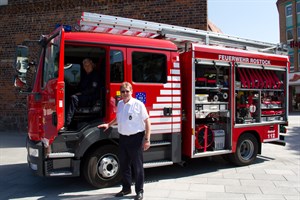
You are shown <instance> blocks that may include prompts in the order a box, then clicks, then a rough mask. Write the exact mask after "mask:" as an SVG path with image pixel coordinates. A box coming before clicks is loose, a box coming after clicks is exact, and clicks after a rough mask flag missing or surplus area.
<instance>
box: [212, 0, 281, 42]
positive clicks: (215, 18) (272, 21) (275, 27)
mask: <svg viewBox="0 0 300 200" xmlns="http://www.w3.org/2000/svg"><path fill="white" fill-rule="evenodd" d="M276 1H277V0H208V1H207V3H208V19H209V20H210V21H211V22H212V23H213V24H215V25H216V26H217V27H219V28H220V29H221V30H222V32H223V33H224V34H226V35H232V36H237V37H241V38H247V39H253V40H259V41H263V42H270V43H279V40H280V39H279V15H278V11H277V6H276Z"/></svg>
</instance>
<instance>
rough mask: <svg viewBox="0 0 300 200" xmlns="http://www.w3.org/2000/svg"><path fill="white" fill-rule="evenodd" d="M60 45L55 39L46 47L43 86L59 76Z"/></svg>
mask: <svg viewBox="0 0 300 200" xmlns="http://www.w3.org/2000/svg"><path fill="white" fill-rule="evenodd" d="M58 58H59V46H58V45H57V44H55V39H53V40H52V41H51V42H49V43H48V45H47V47H46V49H45V59H44V68H43V81H42V87H45V86H46V84H47V82H48V81H49V80H50V79H53V78H57V77H58V62H59V60H58Z"/></svg>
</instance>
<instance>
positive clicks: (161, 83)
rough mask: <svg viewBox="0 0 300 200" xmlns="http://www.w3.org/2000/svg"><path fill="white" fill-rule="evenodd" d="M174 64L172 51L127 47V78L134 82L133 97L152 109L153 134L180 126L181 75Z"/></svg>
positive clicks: (150, 112) (171, 130)
mask: <svg viewBox="0 0 300 200" xmlns="http://www.w3.org/2000/svg"><path fill="white" fill-rule="evenodd" d="M173 67H174V66H173V63H172V59H171V52H169V51H163V50H149V49H137V48H128V49H127V68H126V70H127V77H126V79H127V81H129V82H132V87H133V97H135V98H137V99H138V100H140V101H142V102H143V103H144V104H145V106H146V108H147V110H148V113H149V116H150V120H151V133H153V134H163V133H174V132H176V131H177V130H179V129H180V114H179V112H180V109H181V103H180V101H181V93H180V77H179V76H180V74H179V69H174V68H173ZM176 85H177V89H176Z"/></svg>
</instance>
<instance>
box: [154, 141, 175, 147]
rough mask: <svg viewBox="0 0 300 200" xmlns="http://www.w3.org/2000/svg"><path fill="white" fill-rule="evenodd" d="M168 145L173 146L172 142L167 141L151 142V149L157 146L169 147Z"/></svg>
mask: <svg viewBox="0 0 300 200" xmlns="http://www.w3.org/2000/svg"><path fill="white" fill-rule="evenodd" d="M168 145H171V142H169V141H165V140H160V141H151V147H156V146H168Z"/></svg>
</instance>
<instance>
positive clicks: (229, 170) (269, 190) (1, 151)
mask: <svg viewBox="0 0 300 200" xmlns="http://www.w3.org/2000/svg"><path fill="white" fill-rule="evenodd" d="M288 131H289V132H288V136H287V137H286V141H287V145H286V146H278V145H273V144H263V151H262V155H260V156H258V159H257V160H256V162H255V163H254V164H252V165H250V166H245V167H235V166H232V165H230V164H229V163H227V162H226V161H224V160H223V159H222V158H221V157H218V156H216V157H213V158H210V159H209V158H201V159H193V160H191V161H189V162H187V166H185V167H181V166H179V165H172V166H166V167H160V168H153V169H146V170H145V175H146V183H145V194H144V199H146V200H167V199H174V200H185V199H186V200H188V199H189V200H196V199H197V200H198V199H199V200H202V199H206V200H215V199H216V200H217V199H220V200H226V199H228V200H258V199H260V200H264V199H266V200H300V115H297V114H294V115H290V117H289V127H288ZM25 137H26V134H25V133H14V132H0V199H19V200H23V199H24V200H25V199H26V200H35V199H71V200H74V199H78V200H79V199H83V200H85V199H106V200H113V199H123V200H125V199H133V198H134V194H132V195H129V196H126V197H122V198H116V197H114V194H115V193H117V192H119V190H120V189H121V187H120V186H116V187H111V188H105V189H94V188H91V187H90V186H89V185H88V184H87V183H86V182H85V180H84V179H83V178H61V177H56V178H43V177H37V176H34V175H33V174H32V173H31V171H30V170H29V168H28V166H27V163H26V149H25Z"/></svg>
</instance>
